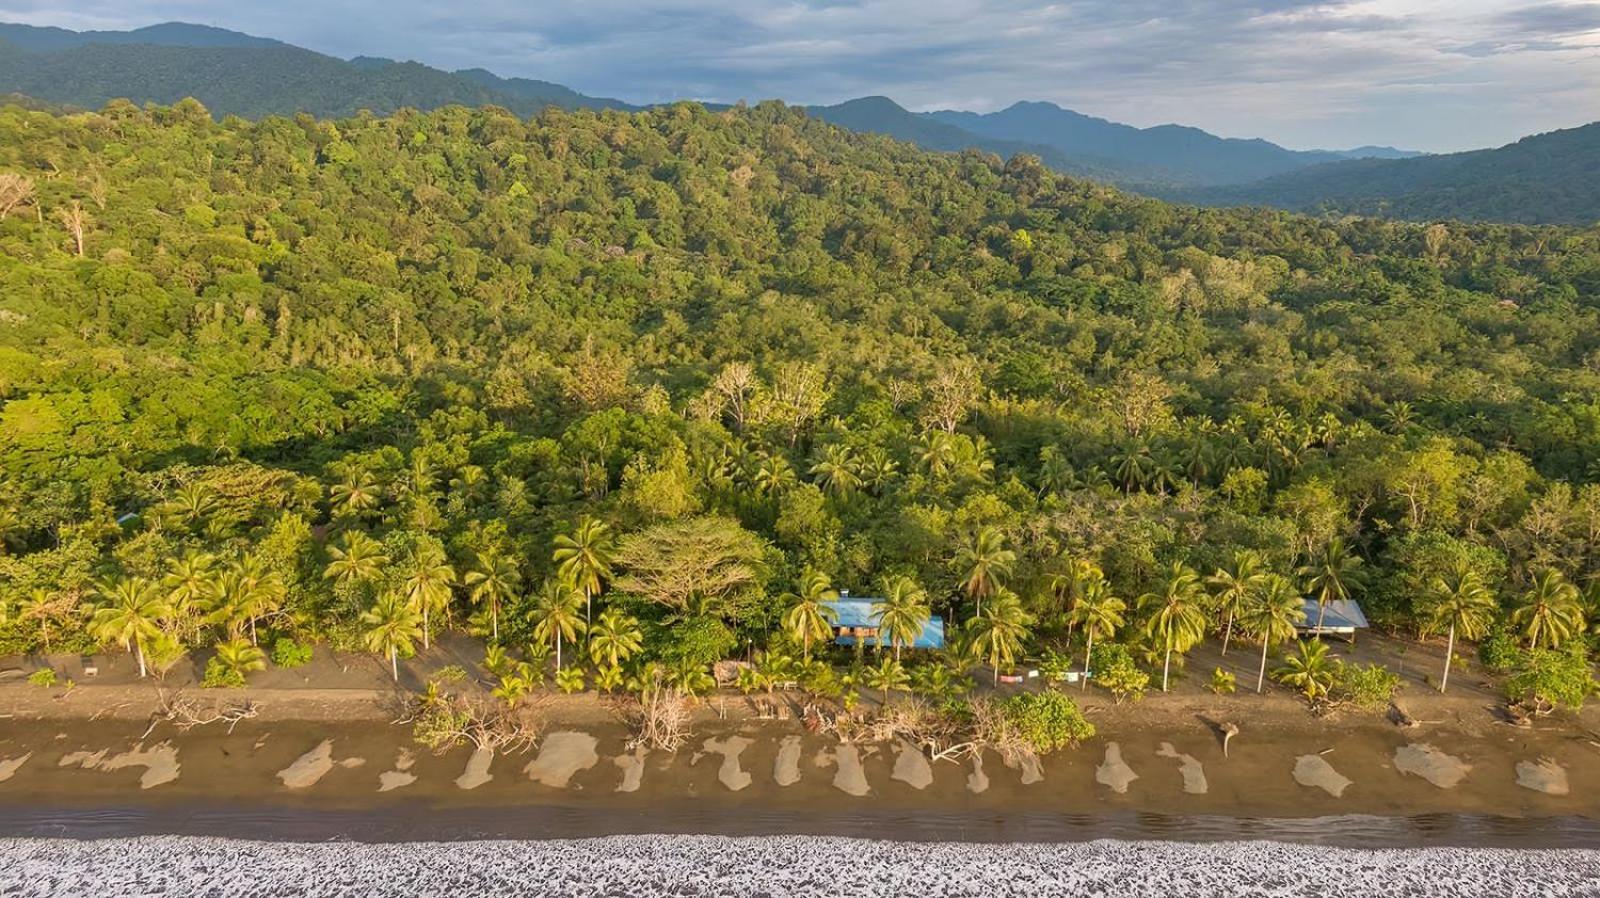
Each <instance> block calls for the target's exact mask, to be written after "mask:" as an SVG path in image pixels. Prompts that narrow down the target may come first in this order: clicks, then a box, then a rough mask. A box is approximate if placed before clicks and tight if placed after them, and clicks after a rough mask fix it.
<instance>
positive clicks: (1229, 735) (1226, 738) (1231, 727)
mask: <svg viewBox="0 0 1600 898" xmlns="http://www.w3.org/2000/svg"><path fill="white" fill-rule="evenodd" d="M1237 735H1239V725H1238V724H1236V723H1232V722H1228V723H1224V724H1223V725H1222V756H1223V757H1224V758H1226V757H1227V756H1228V743H1229V742H1231V741H1233V737H1234V736H1237Z"/></svg>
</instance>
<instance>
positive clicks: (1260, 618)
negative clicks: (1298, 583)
mask: <svg viewBox="0 0 1600 898" xmlns="http://www.w3.org/2000/svg"><path fill="white" fill-rule="evenodd" d="M1305 620H1306V609H1305V602H1304V601H1302V600H1301V598H1300V593H1299V592H1298V591H1297V590H1296V589H1295V588H1294V584H1293V583H1292V582H1291V581H1290V580H1289V578H1288V577H1280V576H1276V575H1272V576H1266V577H1264V578H1263V579H1262V581H1261V587H1260V588H1259V589H1256V590H1253V591H1251V592H1250V593H1249V594H1248V595H1247V597H1246V598H1245V600H1244V603H1243V604H1242V605H1241V606H1240V608H1239V626H1240V627H1242V628H1243V629H1244V631H1245V632H1246V633H1248V634H1250V636H1251V637H1252V638H1254V639H1259V640H1261V668H1260V670H1259V671H1257V672H1256V692H1257V693H1260V692H1261V688H1262V686H1264V685H1265V683H1266V678H1267V652H1269V651H1271V650H1272V647H1273V646H1274V645H1278V644H1280V643H1283V642H1287V641H1288V640H1290V639H1293V638H1294V633H1295V628H1296V627H1298V626H1299V625H1300V624H1303V623H1305Z"/></svg>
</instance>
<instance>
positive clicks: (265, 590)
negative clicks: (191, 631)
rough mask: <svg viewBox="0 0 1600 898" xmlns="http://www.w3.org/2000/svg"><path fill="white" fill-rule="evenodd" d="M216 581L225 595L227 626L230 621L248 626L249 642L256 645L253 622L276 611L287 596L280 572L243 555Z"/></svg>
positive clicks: (253, 557) (287, 591)
mask: <svg viewBox="0 0 1600 898" xmlns="http://www.w3.org/2000/svg"><path fill="white" fill-rule="evenodd" d="M218 584H219V585H218V595H222V596H225V597H226V598H225V601H226V609H227V612H226V613H227V615H228V622H229V624H230V629H231V628H232V627H233V626H235V623H234V622H236V621H242V622H243V623H245V624H246V625H248V626H249V628H250V644H251V645H258V644H259V642H258V640H257V638H256V623H257V621H259V620H261V619H262V618H264V617H267V616H268V615H271V614H274V613H276V612H277V611H278V609H279V608H282V607H283V602H284V600H285V599H286V598H288V597H289V588H288V586H286V585H284V582H283V577H282V575H280V574H279V573H278V572H277V571H275V570H272V569H271V568H269V567H267V565H266V564H265V563H264V562H263V561H262V560H261V558H260V557H259V556H257V555H245V556H243V557H241V558H239V559H237V560H235V561H234V562H233V563H232V564H230V565H228V570H227V571H225V572H224V573H223V575H222V577H221V578H219V580H218ZM234 635H237V634H234Z"/></svg>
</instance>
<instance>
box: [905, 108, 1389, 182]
mask: <svg viewBox="0 0 1600 898" xmlns="http://www.w3.org/2000/svg"><path fill="white" fill-rule="evenodd" d="M925 115H926V117H927V118H929V119H932V120H934V121H938V122H941V123H944V124H947V125H954V126H956V127H959V128H961V129H963V130H965V131H969V132H971V133H973V134H977V135H980V136H983V137H989V138H996V139H1001V140H1020V141H1026V142H1028V143H1035V144H1043V145H1046V146H1049V147H1053V148H1054V149H1056V150H1057V151H1059V152H1061V153H1063V154H1065V155H1066V156H1068V157H1069V158H1079V157H1089V158H1094V159H1103V160H1115V162H1116V164H1117V165H1119V166H1120V167H1123V168H1125V169H1126V170H1127V175H1125V176H1124V177H1122V178H1120V179H1119V183H1122V184H1124V185H1125V186H1130V187H1142V186H1150V185H1152V184H1166V185H1195V186H1199V185H1217V184H1239V183H1245V182H1248V181H1255V180H1260V179H1262V178H1268V177H1272V176H1273V175H1279V174H1284V173H1286V172H1290V171H1294V170H1296V169H1301V168H1305V167H1306V166H1309V165H1316V164H1318V163H1323V162H1333V161H1336V160H1340V159H1349V158H1358V157H1360V156H1365V155H1388V156H1394V155H1397V154H1404V151H1402V150H1395V149H1393V148H1371V147H1362V148H1359V149H1355V150H1349V151H1337V152H1331V151H1326V150H1311V151H1299V150H1289V149H1285V148H1283V147H1280V146H1278V145H1277V144H1275V143H1271V142H1269V141H1266V140H1260V139H1251V140H1241V139H1238V138H1230V137H1218V136H1216V135H1215V134H1210V133H1208V132H1205V131H1202V130H1200V129H1199V128H1190V127H1186V126H1183V125H1157V126H1156V127H1153V128H1135V127H1134V126H1132V125H1124V124H1120V123H1118V122H1112V121H1107V120H1106V119H1102V118H1095V117H1094V116H1090V115H1084V114H1083V113H1080V112H1074V111H1072V110H1070V109H1062V108H1061V107H1059V106H1057V105H1055V104H1054V103H1038V102H1022V103H1016V104H1014V105H1012V106H1009V107H1007V108H1005V109H1002V110H1000V111H999V112H991V113H988V114H978V113H975V112H956V111H950V110H946V111H940V112H930V113H926V114H925ZM1141 173H1156V174H1157V176H1156V177H1154V178H1147V179H1144V180H1141Z"/></svg>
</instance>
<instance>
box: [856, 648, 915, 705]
mask: <svg viewBox="0 0 1600 898" xmlns="http://www.w3.org/2000/svg"><path fill="white" fill-rule="evenodd" d="M866 682H867V688H868V689H882V690H883V703H884V704H885V705H887V704H889V692H890V690H894V689H904V688H906V687H907V686H909V685H910V684H911V678H910V677H909V676H907V675H906V669H905V668H904V667H903V666H901V664H900V659H899V658H884V659H883V660H882V661H879V662H878V666H877V667H869V668H867V678H866Z"/></svg>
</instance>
